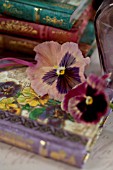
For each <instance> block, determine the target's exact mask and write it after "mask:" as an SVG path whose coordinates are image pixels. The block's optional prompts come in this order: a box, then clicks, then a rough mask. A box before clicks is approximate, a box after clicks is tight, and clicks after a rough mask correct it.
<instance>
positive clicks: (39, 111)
mask: <svg viewBox="0 0 113 170" xmlns="http://www.w3.org/2000/svg"><path fill="white" fill-rule="evenodd" d="M45 110H46V108H45V107H42V108H36V109H34V110H33V111H32V112H31V113H30V115H29V118H30V119H32V120H36V119H37V118H38V117H39V116H40V115H41V114H42V113H43V112H44V111H45Z"/></svg>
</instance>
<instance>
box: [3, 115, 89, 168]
mask: <svg viewBox="0 0 113 170" xmlns="http://www.w3.org/2000/svg"><path fill="white" fill-rule="evenodd" d="M0 116H1V119H2V120H0V141H1V142H5V143H8V144H11V145H14V146H17V147H19V148H23V149H26V150H28V151H31V152H34V153H36V154H39V155H41V156H43V157H47V158H51V159H54V160H57V161H61V162H65V163H67V164H70V165H73V166H77V167H82V166H83V164H84V162H85V160H86V156H87V154H88V152H87V150H86V143H84V144H81V143H79V142H78V141H76V142H71V141H70V142H69V141H66V137H65V140H62V137H60V135H61V134H60V133H59V137H56V136H54V135H50V134H49V133H47V132H46V131H47V130H48V129H47V128H49V127H46V126H45V127H44V125H42V126H40V125H37V123H35V122H32V121H29V120H24V118H20V117H16V119H15V117H12V116H11V117H10V118H8V117H7V118H8V122H7V118H6V115H5V119H6V120H3V119H4V118H2V116H3V113H2V114H1V115H0ZM9 119H10V122H9ZM15 120H16V122H15ZM12 122H13V123H12ZM49 129H50V131H52V132H51V133H52V134H54V133H57V130H56V131H54V128H53V129H52V130H51V128H49ZM44 130H45V132H44ZM57 135H58V134H57ZM61 136H62V135H61ZM70 138H71V136H70ZM76 140H78V137H77V136H76ZM82 140H83V139H82V138H81V141H82ZM81 141H80V142H81Z"/></svg>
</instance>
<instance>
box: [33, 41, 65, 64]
mask: <svg viewBox="0 0 113 170" xmlns="http://www.w3.org/2000/svg"><path fill="white" fill-rule="evenodd" d="M60 49H61V45H60V44H59V43H58V42H54V41H47V42H43V43H40V44H38V45H37V46H36V47H35V48H34V51H35V52H36V54H37V55H36V57H35V60H37V61H38V63H43V66H53V65H58V61H59V59H61V58H62V56H60V55H59V51H60ZM58 57H60V58H59V59H57V58H58ZM44 63H45V64H44Z"/></svg>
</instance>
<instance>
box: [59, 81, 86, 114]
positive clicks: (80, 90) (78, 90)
mask: <svg viewBox="0 0 113 170" xmlns="http://www.w3.org/2000/svg"><path fill="white" fill-rule="evenodd" d="M86 87H87V84H86V82H84V83H81V84H78V85H77V86H76V87H75V88H73V89H72V90H70V91H69V92H68V93H67V94H66V95H65V97H64V100H63V101H62V103H61V107H62V109H63V110H65V111H68V102H69V100H70V99H71V98H73V97H75V96H76V97H77V96H82V97H83V96H84V94H85V93H86Z"/></svg>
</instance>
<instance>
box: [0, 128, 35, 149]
mask: <svg viewBox="0 0 113 170" xmlns="http://www.w3.org/2000/svg"><path fill="white" fill-rule="evenodd" d="M0 140H1V141H4V142H6V143H9V144H11V145H15V146H18V147H21V148H23V149H27V150H29V151H33V149H32V144H33V143H34V142H33V141H32V140H29V139H27V140H26V139H24V138H22V137H21V136H17V135H16V134H10V133H9V132H3V131H1V130H0Z"/></svg>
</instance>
